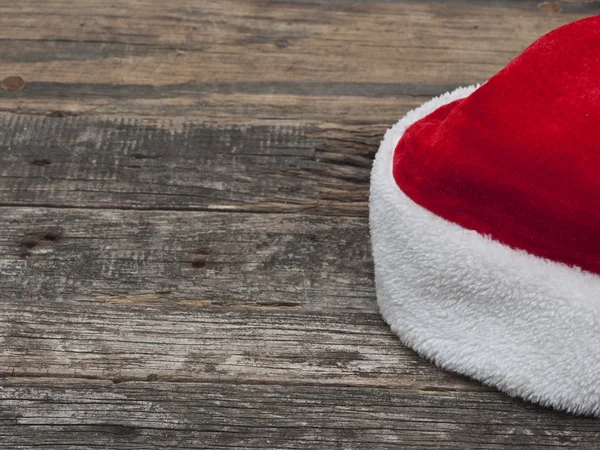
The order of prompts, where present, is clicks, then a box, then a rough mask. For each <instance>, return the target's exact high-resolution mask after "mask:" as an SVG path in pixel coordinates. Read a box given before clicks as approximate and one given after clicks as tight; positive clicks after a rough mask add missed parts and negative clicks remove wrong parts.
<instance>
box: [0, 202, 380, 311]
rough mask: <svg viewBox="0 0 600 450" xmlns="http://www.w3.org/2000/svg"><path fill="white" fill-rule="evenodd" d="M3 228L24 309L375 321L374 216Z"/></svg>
mask: <svg viewBox="0 0 600 450" xmlns="http://www.w3.org/2000/svg"><path fill="white" fill-rule="evenodd" d="M0 229H1V230H2V233H0V296H2V297H4V298H5V299H7V300H8V299H12V300H11V303H14V304H15V305H18V304H19V303H18V302H19V301H23V300H25V299H27V298H29V299H31V300H34V301H35V302H37V303H39V304H42V303H48V304H49V305H52V304H54V302H63V301H67V302H69V301H73V302H86V303H88V302H92V303H101V304H102V303H105V302H108V303H112V304H134V305H135V304H138V305H150V306H151V305H161V304H175V305H177V304H182V305H185V304H189V305H191V306H192V307H193V306H194V304H197V306H198V307H204V306H205V307H219V306H227V305H229V306H232V307H236V308H258V307H264V308H274V309H277V308H283V309H286V308H287V309H291V310H304V311H317V310H320V311H338V310H343V309H345V310H352V311H364V312H368V313H374V312H375V300H374V290H373V280H372V271H373V267H372V260H371V254H370V245H369V238H368V225H367V219H366V218H352V217H339V218H336V219H335V220H334V221H332V220H330V219H328V218H322V217H318V216H309V215H298V214H290V215H288V214H243V213H196V212H185V213H182V212H175V211H172V212H157V211H120V210H80V209H53V208H50V209H43V208H34V209H29V208H8V207H5V208H0Z"/></svg>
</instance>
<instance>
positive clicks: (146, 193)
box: [0, 115, 386, 239]
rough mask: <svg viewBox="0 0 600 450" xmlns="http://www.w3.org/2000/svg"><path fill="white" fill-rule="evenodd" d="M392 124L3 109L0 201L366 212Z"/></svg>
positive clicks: (0, 138)
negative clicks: (374, 169)
mask: <svg viewBox="0 0 600 450" xmlns="http://www.w3.org/2000/svg"><path fill="white" fill-rule="evenodd" d="M385 128H386V127H385V125H383V126H382V125H376V126H355V127H352V128H351V129H346V128H344V127H340V126H329V127H326V126H321V127H317V126H224V125H208V124H204V125H203V124H190V123H186V122H181V121H174V122H171V121H169V120H161V121H159V122H158V123H148V122H145V121H141V120H133V119H132V120H126V119H122V118H117V119H114V118H113V119H99V118H81V117H65V118H56V117H35V116H15V115H0V130H3V131H4V132H3V133H1V134H0V204H2V205H41V206H44V205H52V206H66V207H91V208H139V209H180V210H224V211H232V210H242V211H243V210H245V211H273V212H299V211H302V212H312V213H319V214H346V215H361V216H364V215H365V214H366V210H367V201H368V187H369V174H370V167H371V161H372V159H373V156H374V154H375V152H376V150H377V147H378V144H379V140H380V139H381V135H382V134H383V132H384V131H385ZM365 239H366V236H365Z"/></svg>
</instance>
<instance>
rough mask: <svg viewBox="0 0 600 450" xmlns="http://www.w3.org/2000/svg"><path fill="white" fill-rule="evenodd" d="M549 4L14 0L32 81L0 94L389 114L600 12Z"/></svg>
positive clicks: (199, 111) (244, 112)
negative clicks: (14, 90) (13, 90)
mask: <svg viewBox="0 0 600 450" xmlns="http://www.w3.org/2000/svg"><path fill="white" fill-rule="evenodd" d="M545 3H550V7H548V6H544V4H543V3H542V2H535V1H510V0H509V1H491V2H486V1H450V2H447V1H431V2H417V1H379V2H377V1H347V0H336V1H333V2H329V1H308V2H307V1H267V0H253V1H232V0H227V1H220V2H214V1H208V0H206V1H196V0H193V1H192V0H187V1H184V0H179V1H173V2H159V1H157V0H144V1H135V2H133V1H128V2H113V3H106V2H98V1H93V0H87V1H80V2H74V1H71V0H51V1H45V2H38V1H36V0H24V1H20V2H19V3H18V4H12V3H4V4H0V42H1V43H2V44H3V45H0V76H2V77H4V76H9V75H19V76H21V77H23V79H24V80H25V81H26V82H27V88H26V89H24V90H23V91H20V92H14V93H5V94H4V95H3V96H2V97H0V98H1V99H2V101H1V104H0V110H2V111H11V112H27V113H35V114H53V113H55V114H56V112H57V111H58V112H59V113H62V114H85V115H87V114H111V115H113V114H121V115H128V116H143V117H154V118H164V117H174V116H176V117H180V116H183V115H185V116H187V117H194V118H196V120H202V121H216V122H219V123H223V122H227V121H229V122H231V121H235V122H238V123H244V124H249V123H253V122H255V121H257V120H260V121H263V120H275V121H293V122H294V123H305V122H315V121H316V122H323V121H333V122H335V123H351V124H355V123H364V122H368V123H379V124H381V123H385V124H390V123H392V122H394V121H396V120H398V118H399V116H400V115H402V113H404V112H406V111H407V110H408V109H410V108H411V107H413V106H415V105H416V104H418V103H422V101H420V99H415V98H414V96H415V95H417V96H425V97H429V96H431V95H437V94H440V93H442V92H444V91H446V90H448V87H449V86H452V87H454V86H457V85H470V84H474V83H478V82H483V81H485V80H486V79H487V78H489V77H490V76H491V75H493V74H494V73H496V72H497V71H498V70H499V69H501V68H502V67H503V66H504V65H505V64H506V63H507V62H509V61H510V60H511V59H512V58H513V57H515V56H516V55H517V54H518V53H520V52H521V51H522V50H523V49H524V48H525V47H526V46H527V45H529V44H530V43H532V42H533V41H534V40H535V39H537V38H538V37H539V36H541V35H542V34H544V33H545V32H547V31H549V30H551V29H553V28H556V27H557V26H560V25H562V24H564V23H567V22H570V21H573V20H575V19H577V18H581V17H583V16H584V15H587V14H593V13H594V12H598V11H599V10H600V8H599V7H598V5H597V3H595V2H585V1H575V2H560V4H559V5H558V8H556V6H553V2H545ZM554 3H558V2H554ZM90 8H91V9H90ZM91 11H93V13H91ZM382 93H383V95H382Z"/></svg>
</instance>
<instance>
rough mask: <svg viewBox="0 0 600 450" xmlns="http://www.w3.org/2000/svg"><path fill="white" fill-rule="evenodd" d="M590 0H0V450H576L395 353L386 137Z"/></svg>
mask: <svg viewBox="0 0 600 450" xmlns="http://www.w3.org/2000/svg"><path fill="white" fill-rule="evenodd" d="M598 12H600V7H599V6H598V3H597V2H593V1H562V2H532V1H510V0H504V1H489V2H486V1H480V0H470V1H469V0H464V1H459V0H451V1H428V2H419V1H412V0H404V1H402V0H399V1H383V0H382V1H366V0H365V1H358V0H331V1H324V0H323V1H321V0H313V1H304V0H295V1H291V0H288V1H263V0H248V1H220V2H210V1H185V0H173V1H169V2H162V1H158V0H143V1H121V2H100V1H94V0H84V1H77V2H75V1H66V0H49V1H45V2H38V1H33V0H25V1H21V2H18V3H15V2H0V43H1V44H2V45H0V79H1V80H6V79H7V78H9V77H21V78H22V80H23V82H24V84H22V83H21V82H20V81H19V80H17V79H16V78H11V79H9V80H8V81H7V82H6V83H4V84H3V85H2V86H3V88H2V90H0V448H6V449H19V448H23V449H24V448H28V449H29V448H31V449H38V448H54V449H86V448H111V449H112V448H114V449H126V448H131V449H142V448H144V449H145V448H361V449H364V448H441V447H444V448H457V449H458V448H461V449H462V448H490V449H492V448H496V449H502V448H554V447H568V448H590V449H593V448H598V446H599V445H600V435H599V433H600V422H598V420H596V419H590V418H582V417H575V416H572V415H568V414H564V413H559V412H555V411H551V410H548V409H545V408H541V407H538V406H534V405H530V404H527V403H524V402H522V401H520V400H518V399H512V398H510V397H508V396H506V395H504V394H501V393H499V392H497V391H495V390H493V389H491V388H488V387H485V386H482V385H480V384H478V383H475V382H473V381H471V380H468V379H466V378H464V377H461V376H458V375H456V374H452V373H448V372H443V371H441V370H439V369H437V368H436V367H435V366H433V365H432V364H430V363H428V362H427V361H425V360H423V359H421V358H419V357H418V355H416V354H415V353H414V352H412V351H411V350H409V349H407V348H405V347H403V346H402V345H401V344H400V343H399V342H398V340H397V338H396V337H395V336H394V335H393V334H392V333H391V332H390V331H389V329H388V327H387V326H386V325H385V323H384V322H383V320H382V319H381V318H380V316H379V314H378V311H377V307H376V302H375V296H374V286H373V276H372V271H373V267H372V260H371V256H370V247H369V235H368V218H367V206H368V205H367V202H368V188H369V181H368V178H369V170H370V166H371V161H372V158H373V156H374V153H375V152H376V150H377V146H378V143H379V140H380V138H381V136H382V135H383V133H384V132H385V130H386V128H388V127H389V126H390V125H391V124H392V123H394V122H395V121H397V120H398V119H399V118H400V117H401V116H402V115H403V114H404V113H405V112H406V111H408V110H409V109H410V108H413V107H415V106H417V105H419V104H420V103H422V102H424V101H426V100H427V99H428V98H430V97H431V96H434V95H437V94H440V93H442V92H444V91H447V90H450V89H452V88H454V87H456V86H459V85H464V84H473V83H477V82H483V81H485V80H486V79H487V78H488V77H490V76H491V75H493V74H494V73H495V72H496V71H497V70H499V69H501V68H502V67H503V66H504V65H505V64H506V63H507V62H509V61H510V60H511V59H512V58H513V57H514V56H516V55H517V54H518V53H519V52H520V51H522V50H523V49H524V48H525V47H526V46H527V45H528V44H530V43H531V42H533V41H534V40H535V39H536V38H537V37H539V36H540V35H542V34H543V33H545V32H547V31H549V30H551V29H553V28H555V27H557V26H560V25H562V24H564V23H567V22H570V21H573V20H575V19H577V18H581V17H584V16H586V15H590V14H595V13H598Z"/></svg>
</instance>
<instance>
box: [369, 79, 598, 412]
mask: <svg viewBox="0 0 600 450" xmlns="http://www.w3.org/2000/svg"><path fill="white" fill-rule="evenodd" d="M476 88H477V87H476V86H471V87H467V88H459V89H457V90H455V91H453V92H450V93H447V94H444V95H442V96H440V97H437V98H434V99H433V100H431V101H429V102H427V103H425V104H424V105H422V106H421V107H419V108H417V109H415V110H413V111H411V112H409V113H408V114H407V115H406V116H405V117H404V118H402V119H401V120H400V121H399V122H398V123H397V124H396V125H395V126H394V127H392V128H391V129H389V130H388V131H387V133H386V135H385V137H384V139H383V141H382V143H381V146H380V148H379V151H378V153H377V156H376V158H375V162H374V165H373V170H372V173H371V192H370V201H369V204H370V205H369V210H370V216H369V219H370V228H371V238H372V246H373V257H374V261H375V282H376V291H377V301H378V304H379V307H380V310H381V314H382V315H383V317H384V319H385V320H386V322H387V323H388V324H389V325H390V327H391V329H392V330H393V331H394V332H395V333H396V334H397V335H398V336H399V338H400V340H401V341H402V342H403V343H404V344H405V345H407V346H409V347H411V348H413V349H414V350H415V351H417V352H418V353H419V354H420V355H421V356H423V357H425V358H427V359H429V360H431V361H433V362H435V363H436V364H437V365H439V366H441V367H443V368H445V369H448V370H452V371H455V372H458V373H461V374H464V375H467V376H469V377H472V378H474V379H476V380H478V381H480V382H482V383H484V384H486V385H490V386H494V387H496V388H498V389H500V390H501V391H504V392H506V393H508V394H509V395H512V396H517V397H521V398H523V399H526V400H529V401H532V402H535V403H539V404H542V405H545V406H551V407H554V408H556V409H561V410H566V411H569V412H573V413H580V414H588V415H596V416H598V415H600V276H598V275H595V274H592V273H589V272H585V271H582V270H581V269H579V268H577V267H570V266H567V265H565V264H561V263H557V262H553V261H549V260H547V259H543V258H539V257H536V256H533V255H531V254H528V253H526V252H525V251H522V250H516V249H513V248H510V247H508V246H506V245H502V244H501V243H499V242H497V241H494V240H492V239H490V238H489V237H486V236H483V235H480V234H479V233H477V232H475V231H472V230H467V229H464V228H462V227H460V226H458V225H456V224H454V223H451V222H448V221H446V220H445V219H442V218H441V217H439V216H436V215H435V214H433V213H431V212H430V211H428V210H426V209H425V208H423V207H421V206H419V205H417V204H416V203H414V202H413V201H412V200H411V199H410V198H408V197H407V196H406V195H405V194H404V193H403V192H402V190H401V189H400V188H399V187H398V185H397V184H396V182H395V180H394V177H393V175H392V158H393V154H394V149H395V147H396V145H397V143H398V141H399V139H400V138H401V137H402V134H403V133H404V131H405V130H406V129H407V127H409V126H410V125H411V124H413V123H414V122H416V121H417V120H419V119H421V118H423V117H425V116H426V115H428V114H429V113H431V112H433V111H434V110H435V109H437V108H438V107H440V106H443V105H445V104H447V103H450V102H451V101H454V100H457V99H460V98H463V97H466V96H467V95H469V94H470V93H471V92H473V91H474V90H475V89H476Z"/></svg>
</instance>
